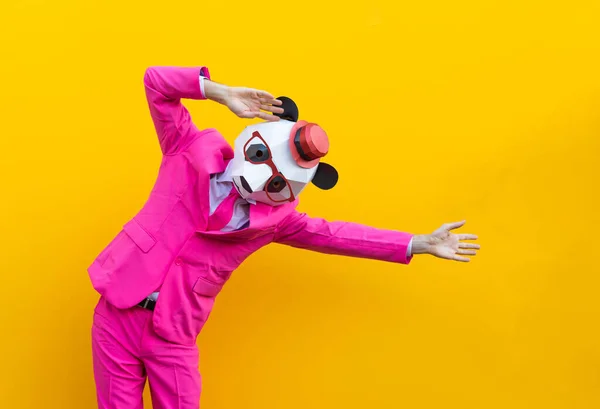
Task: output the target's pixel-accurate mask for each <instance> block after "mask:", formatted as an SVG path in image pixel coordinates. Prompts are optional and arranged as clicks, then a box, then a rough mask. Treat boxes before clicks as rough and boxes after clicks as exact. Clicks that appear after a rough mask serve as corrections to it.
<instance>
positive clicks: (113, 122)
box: [0, 0, 600, 409]
mask: <svg viewBox="0 0 600 409" xmlns="http://www.w3.org/2000/svg"><path fill="white" fill-rule="evenodd" d="M349 4H350V3H349V2H323V1H319V2H317V1H301V2H283V1H280V2H266V3H265V2H251V1H235V2H234V1H229V2H223V1H219V2H204V1H178V2H161V1H156V0H151V1H145V2H141V1H138V2H127V1H115V0H110V1H75V0H70V1H69V0H61V1H53V2H50V1H42V0H28V1H26V0H21V1H7V2H3V5H2V6H1V9H0V35H1V37H2V40H1V52H2V63H1V64H0V79H1V88H0V104H1V105H0V115H1V124H2V129H1V132H0V134H1V136H0V137H1V138H2V144H1V150H2V153H1V159H0V160H1V166H0V175H1V186H2V200H0V210H1V213H0V214H1V215H2V219H1V220H2V223H1V227H0V233H1V234H0V248H1V256H0V277H1V278H0V288H1V290H0V328H1V329H0V334H1V335H0V351H1V352H0V357H1V359H0V362H1V364H0V406H1V407H2V408H15V409H21V408H26V409H29V408H31V409H33V408H46V409H50V408H60V409H74V408H77V409H81V408H93V407H94V405H95V394H94V393H95V392H94V384H93V377H92V370H91V354H90V326H91V319H92V308H93V306H94V304H95V302H96V299H97V297H96V294H95V293H94V292H93V290H92V289H91V285H90V283H89V281H88V277H87V272H86V268H87V266H88V265H89V263H91V261H92V260H93V258H94V257H95V256H96V254H97V253H98V252H99V251H100V250H101V249H102V248H103V247H104V245H105V244H106V243H107V242H108V241H109V240H110V239H111V238H112V237H113V235H114V234H116V232H117V231H118V230H119V229H120V228H121V226H122V225H123V224H124V223H125V222H126V221H127V220H128V219H129V218H130V217H131V216H132V215H133V214H135V212H137V210H138V209H139V208H140V206H141V205H142V204H143V203H144V201H145V199H146V197H147V194H148V193H149V190H150V188H151V186H152V185H153V182H154V178H155V176H156V173H157V169H158V164H159V160H160V156H159V155H160V154H159V149H158V143H157V141H156V139H155V135H154V131H153V128H152V124H151V121H150V117H149V114H148V112H147V106H146V102H145V99H144V94H143V88H142V76H143V73H144V70H145V68H146V67H147V66H149V65H183V66H189V65H204V64H205V65H208V66H209V67H210V69H211V73H212V75H213V78H214V79H215V80H217V81H219V82H224V83H226V84H230V85H242V86H249V87H255V88H264V89H266V90H268V91H270V92H272V93H274V94H276V95H288V96H291V97H292V98H294V99H295V100H296V102H297V103H298V105H299V107H300V112H301V117H302V118H304V119H308V120H311V121H315V122H318V123H319V124H320V125H322V126H323V127H324V128H325V129H326V131H327V132H328V134H329V135H330V137H331V153H330V154H329V156H328V161H329V162H331V163H333V164H334V165H335V166H337V168H338V169H339V171H340V174H341V178H340V183H339V184H338V186H337V187H336V188H335V189H334V190H332V191H329V192H322V191H319V190H318V189H316V188H314V187H309V188H308V189H307V190H306V191H305V192H304V193H303V195H302V199H301V205H300V209H301V210H303V211H307V212H308V213H309V214H311V215H315V216H321V217H325V218H328V219H331V220H334V219H337V220H340V219H341V220H349V221H355V222H360V223H366V224H370V225H374V226H378V227H386V228H395V229H401V230H405V231H410V232H415V233H428V232H430V231H432V230H434V229H435V228H437V227H438V226H439V225H441V224H442V223H444V222H451V221H455V220H461V219H463V218H464V219H466V220H467V225H466V226H465V228H464V229H462V230H463V231H464V232H472V233H476V234H478V235H479V236H480V243H481V245H482V250H481V251H480V254H479V255H478V256H477V257H476V258H475V259H474V260H473V261H472V262H471V263H470V264H460V263H453V262H449V261H442V260H439V259H434V258H431V257H428V256H420V257H417V258H416V259H415V260H414V262H413V264H411V265H410V266H408V267H407V266H401V265H393V264H386V263H383V262H376V261H368V260H358V259H348V258H341V257H332V256H325V255H320V254H315V253H310V252H308V251H302V250H296V249H291V248H287V247H283V246H280V245H272V246H270V247H267V248H264V249H262V250H261V251H260V252H258V253H256V254H255V255H253V256H252V257H250V259H248V261H247V262H246V263H245V264H244V265H243V266H242V267H241V268H240V269H239V270H238V271H237V272H236V273H235V274H234V276H233V277H232V279H231V281H230V282H229V284H228V285H227V286H226V287H225V289H224V291H223V293H222V294H221V295H220V296H219V299H218V301H217V307H216V309H215V311H214V313H213V315H212V317H211V319H210V321H209V324H208V325H207V326H206V328H205V331H204V332H203V333H202V334H201V337H200V339H199V345H200V347H201V355H202V358H201V370H202V374H203V377H204V393H203V396H202V407H203V408H208V409H232V408H244V409H253V408H257V409H258V408H260V409H266V408H286V409H293V408H328V409H329V408H346V409H351V408H361V409H362V408H378V409H383V408H400V407H401V408H414V409H429V408H446V409H448V408H460V409H471V408H478V409H479V408H482V409H484V408H485V409H493V408H515V409H516V408H519V409H520V408H528V409H529V408H544V409H554V408H560V409H592V408H598V407H600V330H599V326H598V322H599V321H598V319H599V314H600V296H599V284H600V279H599V275H598V272H599V270H600V269H599V268H598V264H597V261H596V257H597V255H598V254H599V252H600V250H599V248H600V247H599V245H600V243H599V240H598V234H599V233H598V231H599V229H598V228H599V227H600V226H599V221H600V218H599V216H598V207H599V205H600V203H599V200H598V176H599V171H598V161H599V159H600V158H599V156H600V155H599V153H600V143H599V142H598V140H599V133H600V119H599V118H600V58H599V57H598V56H599V55H600V41H599V40H600V36H599V34H600V28H599V25H598V21H599V20H600V3H598V2H597V1H582V0H573V1H569V2H548V1H526V2H523V1H517V0H509V1H506V0H505V1H489V0H488V1H471V0H456V1H441V0H437V1H435V0H430V1H421V2H415V1H412V2H401V4H397V2H392V1H389V2H382V1H379V0H371V1H368V2H363V3H355V4H356V6H350V5H349ZM187 106H188V107H190V110H191V111H192V114H193V117H194V119H195V121H196V122H197V124H198V125H199V126H201V127H217V128H218V129H220V130H221V132H222V133H223V134H224V135H225V136H226V137H227V139H228V140H229V141H231V142H233V140H234V138H235V136H236V135H237V134H238V132H239V131H240V130H241V129H242V127H244V126H245V125H246V122H244V120H241V119H237V118H236V117H234V116H233V115H232V114H230V113H229V111H228V110H227V109H226V108H224V107H222V106H218V105H217V104H215V103H211V102H198V101H195V102H188V103H187ZM146 396H149V395H148V392H146Z"/></svg>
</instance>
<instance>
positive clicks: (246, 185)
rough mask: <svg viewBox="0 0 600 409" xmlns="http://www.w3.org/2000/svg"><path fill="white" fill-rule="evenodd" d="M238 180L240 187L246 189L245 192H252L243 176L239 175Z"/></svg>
mask: <svg viewBox="0 0 600 409" xmlns="http://www.w3.org/2000/svg"><path fill="white" fill-rule="evenodd" d="M240 182H242V187H243V188H244V189H245V190H246V192H248V193H252V188H251V187H250V185H249V184H248V181H247V180H246V178H245V177H243V176H240Z"/></svg>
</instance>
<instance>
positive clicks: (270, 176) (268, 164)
mask: <svg viewBox="0 0 600 409" xmlns="http://www.w3.org/2000/svg"><path fill="white" fill-rule="evenodd" d="M294 125H295V123H294V122H291V121H287V120H283V119H282V120H280V121H277V122H264V123H260V124H257V125H252V126H249V127H247V128H246V129H244V130H243V131H242V133H241V134H240V135H239V136H238V138H237V139H236V140H235V145H234V152H235V154H234V158H233V159H232V164H231V174H232V176H233V181H234V183H235V185H236V187H237V189H238V191H239V192H240V195H241V196H242V197H244V198H245V199H252V200H256V201H257V202H262V203H266V204H269V205H271V206H278V205H282V204H285V203H288V202H291V201H294V199H295V198H296V197H298V195H299V194H300V192H302V190H304V188H305V187H306V185H307V184H308V183H310V182H311V180H312V179H313V177H314V176H315V173H316V171H317V166H318V163H317V164H315V165H313V166H312V167H310V168H303V167H300V166H299V165H298V164H297V163H296V161H295V160H294V158H293V156H292V151H291V149H290V142H289V140H290V132H291V131H292V128H293V126H294Z"/></svg>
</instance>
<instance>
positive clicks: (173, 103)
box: [144, 67, 210, 154]
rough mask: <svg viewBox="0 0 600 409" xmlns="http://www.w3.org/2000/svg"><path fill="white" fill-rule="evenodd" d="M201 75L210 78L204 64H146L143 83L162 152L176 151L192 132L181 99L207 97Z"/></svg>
mask: <svg viewBox="0 0 600 409" xmlns="http://www.w3.org/2000/svg"><path fill="white" fill-rule="evenodd" d="M200 76H203V77H205V78H210V74H209V72H208V68H206V67H195V68H188V67H184V68H181V67H149V68H148V69H146V73H145V75H144V87H145V90H146V98H147V100H148V107H149V108H150V115H151V116H152V121H153V123H154V127H155V129H156V133H157V135H158V140H159V142H160V147H161V150H162V152H163V153H164V154H173V153H176V152H177V151H178V150H179V149H180V148H182V147H183V146H185V144H186V143H187V142H189V138H191V137H193V136H194V134H195V132H194V131H195V130H196V128H195V126H194V124H193V122H192V119H191V117H190V114H189V112H188V110H187V109H186V108H185V106H183V104H182V103H181V99H197V100H200V99H206V96H205V95H204V94H203V93H202V90H201V88H200Z"/></svg>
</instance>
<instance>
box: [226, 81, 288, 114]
mask: <svg viewBox="0 0 600 409" xmlns="http://www.w3.org/2000/svg"><path fill="white" fill-rule="evenodd" d="M224 103H225V105H226V106H227V108H229V109H230V110H231V112H233V113H234V114H236V115H237V116H239V117H240V118H260V119H264V120H265V121H278V120H279V117H278V116H276V115H273V114H282V113H283V108H280V107H279V105H281V104H282V102H281V101H280V100H278V99H275V97H273V96H272V95H271V94H269V93H268V92H266V91H261V90H258V89H253V88H245V87H231V88H229V89H228V92H227V97H226V98H225V101H224Z"/></svg>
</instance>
